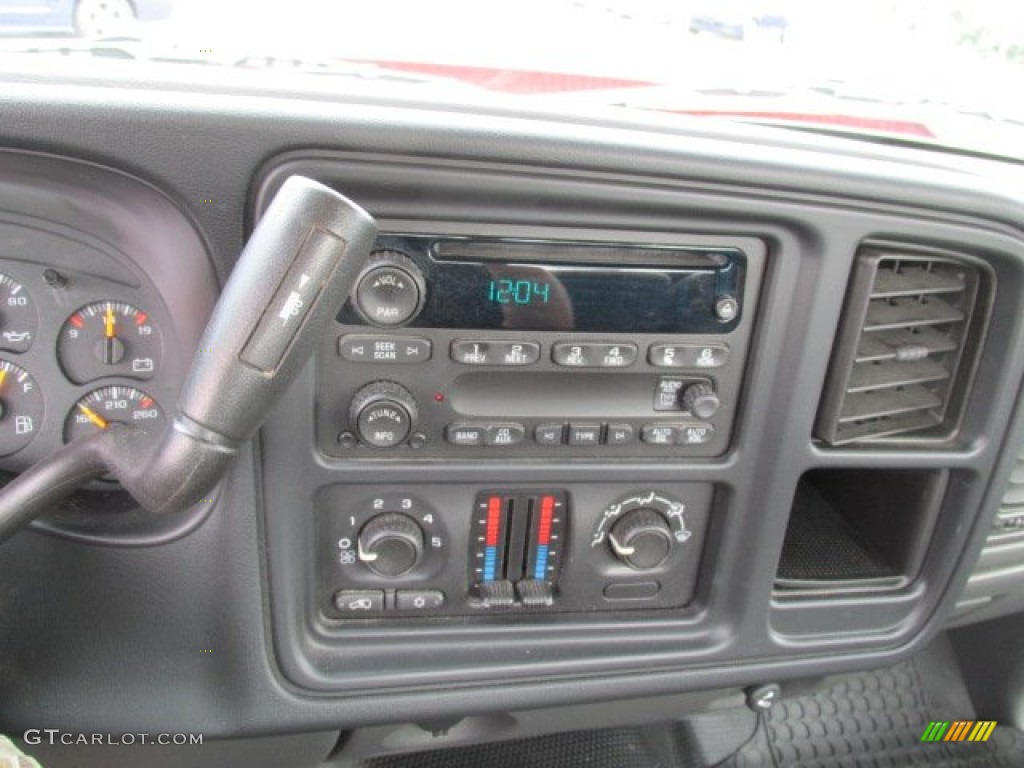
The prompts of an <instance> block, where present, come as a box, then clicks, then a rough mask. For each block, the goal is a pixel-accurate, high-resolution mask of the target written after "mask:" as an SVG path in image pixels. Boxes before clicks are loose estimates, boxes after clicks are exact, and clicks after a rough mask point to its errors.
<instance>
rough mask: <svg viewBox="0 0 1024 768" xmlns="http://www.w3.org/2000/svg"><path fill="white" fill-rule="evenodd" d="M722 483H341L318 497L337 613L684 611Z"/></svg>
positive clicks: (325, 573) (332, 616)
mask: <svg viewBox="0 0 1024 768" xmlns="http://www.w3.org/2000/svg"><path fill="white" fill-rule="evenodd" d="M712 501H713V488H712V486H711V485H709V484H704V483H686V484H668V485H665V486H658V487H656V488H653V487H652V488H645V489H634V490H633V491H630V492H626V493H623V492H622V489H621V488H620V487H616V486H612V485H602V484H586V485H571V484H570V485H568V486H566V487H543V486H541V487H534V486H510V487H501V488H479V487H476V486H473V485H469V484H466V485H452V486H450V485H444V486H435V485H422V486H410V487H408V488H403V489H402V490H400V491H396V490H394V489H390V488H385V487H376V486H350V485H335V486H330V487H327V488H324V489H322V490H321V492H320V493H319V494H318V499H317V512H316V515H317V531H318V541H317V547H318V558H317V581H316V597H315V605H316V612H317V614H318V615H319V616H320V617H321V618H323V619H325V620H327V621H340V620H351V619H357V618H364V619H388V618H395V617H401V616H434V615H461V616H470V617H471V616H487V615H505V614H517V613H523V612H525V613H532V612H555V613H557V612H579V611H608V610H620V611H628V610H641V609H659V608H661V609H668V608H682V607H684V606H686V605H688V604H690V603H691V602H692V601H693V599H694V595H695V591H696V586H697V574H698V568H699V564H700V560H701V553H702V549H703V542H704V534H705V530H706V528H707V525H708V519H709V516H710V514H711V505H712Z"/></svg>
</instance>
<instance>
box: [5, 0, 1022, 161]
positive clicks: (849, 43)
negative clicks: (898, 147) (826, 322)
mask: <svg viewBox="0 0 1024 768" xmlns="http://www.w3.org/2000/svg"><path fill="white" fill-rule="evenodd" d="M0 32H2V36H0V53H2V54H4V55H2V56H0V67H2V68H3V69H4V70H6V71H12V70H14V71H16V70H17V69H18V68H19V66H23V65H24V63H25V62H26V61H29V60H31V61H33V62H38V61H41V60H44V59H49V60H54V61H55V62H56V66H58V67H64V68H66V69H67V70H68V71H69V72H81V71H83V70H87V69H88V68H89V66H91V64H90V62H96V61H99V60H102V62H103V66H106V67H109V66H110V62H111V61H116V62H118V66H122V67H125V68H135V69H136V70H138V69H139V68H142V67H152V66H160V67H163V68H174V70H175V71H176V73H178V76H180V77H181V78H183V79H186V80H191V81H201V80H202V79H203V78H206V77H209V76H210V73H211V66H210V65H213V66H215V67H218V68H230V69H233V70H239V71H246V72H252V73H253V80H254V81H255V82H259V78H260V77H261V73H265V72H266V71H267V70H274V71H275V72H279V71H282V70H283V71H287V72H288V73H290V74H292V75H294V76H295V77H296V78H302V77H306V78H312V77H318V78H320V79H321V81H322V80H323V76H325V75H330V76H334V78H333V79H332V82H331V88H332V89H334V90H336V91H337V92H338V93H339V94H342V93H344V92H345V90H346V88H347V85H346V80H348V79H356V78H360V79H363V80H366V79H372V80H373V81H374V82H375V87H376V88H378V89H380V91H381V92H385V91H386V90H387V89H388V88H390V87H398V86H401V87H404V88H408V87H409V86H410V85H411V84H418V85H422V86H424V87H425V88H430V89H434V92H437V93H442V92H443V93H447V94H448V95H449V96H451V95H452V94H456V95H457V97H458V98H459V99H460V100H461V101H465V102H468V103H470V104H472V103H473V102H474V100H475V99H480V100H483V99H485V98H486V99H488V100H489V102H490V103H493V100H494V99H495V98H500V99H504V100H508V101H510V102H522V103H530V104H534V105H535V104H538V103H542V104H544V105H545V106H546V107H548V108H551V109H554V110H557V111H560V112H562V113H566V114H573V113H582V112H585V111H587V110H592V109H594V108H595V107H601V108H608V107H613V108H619V109H622V110H629V111H630V113H631V114H634V115H635V114H640V113H644V112H651V113H659V114H662V115H664V114H680V115H685V116H687V117H688V119H692V118H694V117H701V118H708V119H726V120H743V121H752V122H757V123H769V124H772V125H783V126H787V127H800V128H803V129H807V130H819V131H828V132H833V133H842V134H845V135H857V136H866V137H893V138H898V139H901V140H906V141H910V142H914V143H923V144H929V145H932V146H942V147H959V148H966V149H971V150H975V151H978V152H984V153H989V154H997V155H1004V156H1008V157H1015V158H1018V159H1020V158H1024V141H1022V139H1024V97H1022V95H1021V94H1022V87H1021V86H1024V6H1022V5H1021V4H1020V3H1016V2H1010V1H1008V0H931V1H928V0H857V2H850V1H847V2H839V1H837V2H823V1H822V0H492V1H485V0H421V1H420V2H413V1H409V0H374V2H369V3H359V4H356V3H347V2H339V1H338V0H289V2H265V3H264V2H252V1H251V0H249V1H244V0H219V1H218V0H0ZM126 71H127V70H126ZM275 83H278V84H279V81H277V80H275ZM428 98H429V97H428Z"/></svg>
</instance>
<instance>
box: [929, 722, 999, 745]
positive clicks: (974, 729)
mask: <svg viewBox="0 0 1024 768" xmlns="http://www.w3.org/2000/svg"><path fill="white" fill-rule="evenodd" d="M995 729H996V721H995V720H977V721H975V720H954V721H953V722H950V721H949V720H932V721H931V722H930V723H928V727H927V728H925V729H924V733H922V734H921V741H988V737H989V736H991V735H992V731H994V730H995Z"/></svg>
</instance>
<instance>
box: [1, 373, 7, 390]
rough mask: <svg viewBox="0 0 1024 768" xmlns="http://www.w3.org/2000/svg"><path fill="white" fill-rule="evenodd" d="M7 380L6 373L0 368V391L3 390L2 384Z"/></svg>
mask: <svg viewBox="0 0 1024 768" xmlns="http://www.w3.org/2000/svg"><path fill="white" fill-rule="evenodd" d="M6 380H7V371H5V370H4V369H2V368H0V389H2V388H3V386H4V382H5V381H6Z"/></svg>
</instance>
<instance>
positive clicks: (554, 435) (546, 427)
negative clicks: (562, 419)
mask: <svg viewBox="0 0 1024 768" xmlns="http://www.w3.org/2000/svg"><path fill="white" fill-rule="evenodd" d="M564 435H565V426H564V425H562V424H540V425H538V426H537V428H536V429H534V430H533V439H534V440H535V441H536V442H537V443H538V444H540V445H561V444H562V443H563V441H564Z"/></svg>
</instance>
